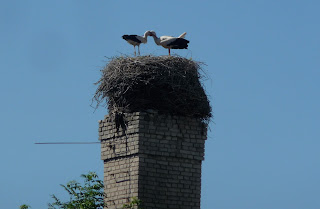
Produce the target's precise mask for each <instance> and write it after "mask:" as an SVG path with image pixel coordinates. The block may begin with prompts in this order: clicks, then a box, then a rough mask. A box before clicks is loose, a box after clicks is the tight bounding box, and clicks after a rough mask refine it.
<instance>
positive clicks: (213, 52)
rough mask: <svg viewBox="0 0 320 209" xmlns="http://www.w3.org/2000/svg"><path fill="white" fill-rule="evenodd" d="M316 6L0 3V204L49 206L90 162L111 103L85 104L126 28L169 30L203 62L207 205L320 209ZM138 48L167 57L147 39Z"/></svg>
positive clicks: (255, 1) (165, 0)
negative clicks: (210, 118)
mask: <svg viewBox="0 0 320 209" xmlns="http://www.w3.org/2000/svg"><path fill="white" fill-rule="evenodd" d="M319 11H320V1H318V0H313V1H312V0H304V1H302V0H278V1H276V0H241V1H239V0H225V1H214V0H207V1H205V0H199V1H194V0H193V1H191V0H190V1H189V0H184V1H180V0H170V1H169V0H162V1H140V0H136V1H127V0H124V1H115V0H96V1H88V0H86V1H85V0H55V1H48V0H29V1H26V0H20V1H19V0H11V1H1V2H0V32H1V33H0V34H1V36H0V37H1V38H0V70H1V74H0V91H1V97H0V98H1V102H0V111H1V114H0V116H1V117H0V133H1V146H0V162H1V173H0V177H1V178H0V208H1V209H15V208H18V206H19V205H21V204H23V203H27V204H29V205H31V206H32V208H34V209H43V208H47V203H48V202H52V199H51V197H50V195H51V194H56V195H58V196H59V197H66V194H65V192H64V191H63V189H62V188H61V187H60V186H59V184H64V183H66V182H67V181H69V180H72V179H79V176H80V174H82V173H86V172H88V171H96V172H97V173H98V174H99V175H100V176H101V178H102V175H103V168H102V167H103V164H102V161H101V160H100V147H99V145H34V143H35V142H47V141H50V142H54V141H97V138H98V120H100V119H102V118H103V117H104V115H105V114H107V111H106V109H105V108H99V109H98V110H97V111H95V112H94V109H93V108H92V107H90V104H91V98H92V96H93V94H94V92H95V89H96V86H94V85H93V83H94V82H95V81H97V80H98V79H99V76H100V72H99V70H100V69H101V68H102V67H103V66H104V65H105V64H106V61H107V59H106V58H105V57H112V56H117V55H121V54H128V55H131V56H132V55H133V47H132V46H131V45H129V44H127V43H126V42H125V41H124V40H123V39H122V38H121V36H122V35H123V34H141V35H142V34H143V33H144V32H145V31H146V30H155V31H156V32H157V34H158V35H173V36H178V35H180V34H181V33H182V32H187V33H188V34H187V36H186V38H187V39H188V40H190V44H189V49H188V50H180V51H179V50H173V53H176V54H178V55H181V56H184V57H187V58H190V57H192V58H193V59H194V60H198V61H203V62H205V63H206V64H207V66H204V69H205V71H206V72H207V75H208V76H209V78H210V79H209V80H207V81H206V82H205V87H206V90H207V92H208V94H209V95H210V100H211V104H212V106H213V112H214V123H211V124H210V132H209V138H208V140H207V142H206V157H205V161H204V163H203V176H202V177H203V178H202V183H203V186H202V200H201V205H202V209H257V208H259V209H301V208H303V209H319V208H320V198H319V196H320V178H319V176H320V141H319V140H320V127H319V118H320V109H319V107H320V97H319V96H320V94H319V90H320V81H319V78H320V27H319V20H320V12H319ZM141 53H142V54H143V55H147V54H155V55H166V54H167V50H165V49H163V48H161V47H158V46H156V45H155V43H154V42H153V40H152V39H149V42H148V43H147V44H146V45H141Z"/></svg>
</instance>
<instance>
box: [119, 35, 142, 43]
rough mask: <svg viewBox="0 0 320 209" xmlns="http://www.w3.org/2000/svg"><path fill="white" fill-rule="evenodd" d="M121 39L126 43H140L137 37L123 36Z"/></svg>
mask: <svg viewBox="0 0 320 209" xmlns="http://www.w3.org/2000/svg"><path fill="white" fill-rule="evenodd" d="M122 38H123V39H124V40H126V41H128V40H131V41H134V42H136V43H139V44H140V43H141V41H140V40H139V39H137V35H123V36H122Z"/></svg>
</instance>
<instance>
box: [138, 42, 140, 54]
mask: <svg viewBox="0 0 320 209" xmlns="http://www.w3.org/2000/svg"><path fill="white" fill-rule="evenodd" d="M138 53H139V56H140V46H139V45H138Z"/></svg>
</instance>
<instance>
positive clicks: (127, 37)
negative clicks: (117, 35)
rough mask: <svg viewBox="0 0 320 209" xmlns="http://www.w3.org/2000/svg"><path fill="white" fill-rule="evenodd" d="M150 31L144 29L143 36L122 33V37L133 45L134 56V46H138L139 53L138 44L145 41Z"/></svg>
mask: <svg viewBox="0 0 320 209" xmlns="http://www.w3.org/2000/svg"><path fill="white" fill-rule="evenodd" d="M150 34H151V31H149V30H148V31H146V32H145V33H144V35H143V36H138V35H123V36H122V38H123V39H124V40H126V41H127V42H128V43H129V44H131V45H133V48H134V56H136V46H138V53H139V55H140V44H141V43H143V44H145V43H147V38H148V36H150Z"/></svg>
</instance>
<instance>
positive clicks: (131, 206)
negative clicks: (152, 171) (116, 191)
mask: <svg viewBox="0 0 320 209" xmlns="http://www.w3.org/2000/svg"><path fill="white" fill-rule="evenodd" d="M140 205H141V200H140V199H138V198H137V197H132V198H131V202H129V203H128V204H124V205H123V207H122V208H123V209H136V208H137V209H142V208H140Z"/></svg>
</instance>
